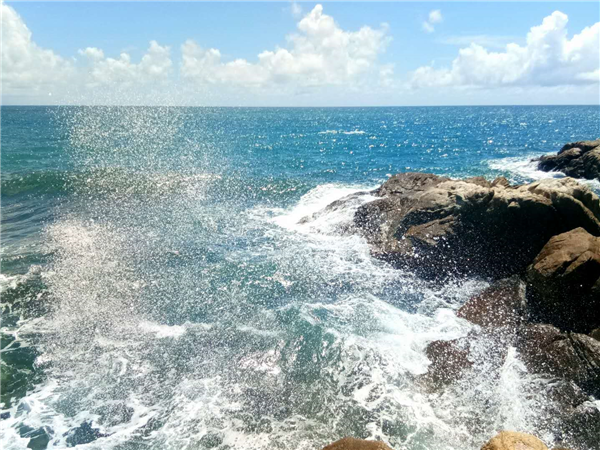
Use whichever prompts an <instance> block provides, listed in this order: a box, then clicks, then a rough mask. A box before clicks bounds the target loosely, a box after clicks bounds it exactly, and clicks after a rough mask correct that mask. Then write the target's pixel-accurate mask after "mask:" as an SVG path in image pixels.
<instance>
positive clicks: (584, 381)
mask: <svg viewBox="0 0 600 450" xmlns="http://www.w3.org/2000/svg"><path fill="white" fill-rule="evenodd" d="M517 348H518V350H519V352H520V354H521V357H522V358H523V361H524V362H525V365H526V366H527V368H528V370H529V371H530V372H533V373H539V374H544V375H551V376H554V377H557V378H559V379H562V380H565V381H568V382H572V383H575V384H576V385H577V386H579V387H580V388H581V389H582V390H583V391H584V392H585V393H587V394H588V395H594V396H596V397H598V396H599V395H600V342H599V341H597V340H595V339H593V338H591V337H590V336H587V335H585V334H578V333H569V332H566V333H563V332H561V331H560V330H559V329H558V328H556V327H554V326H552V325H545V324H530V325H526V326H524V327H523V328H522V329H521V331H520V333H519V339H518V341H517Z"/></svg>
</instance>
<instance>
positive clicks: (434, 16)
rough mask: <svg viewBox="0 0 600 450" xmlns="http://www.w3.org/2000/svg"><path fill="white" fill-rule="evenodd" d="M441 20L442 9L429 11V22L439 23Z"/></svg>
mask: <svg viewBox="0 0 600 450" xmlns="http://www.w3.org/2000/svg"><path fill="white" fill-rule="evenodd" d="M443 20H444V18H443V17H442V11H440V10H439V9H434V10H433V11H430V12H429V23H441V22H442V21H443Z"/></svg>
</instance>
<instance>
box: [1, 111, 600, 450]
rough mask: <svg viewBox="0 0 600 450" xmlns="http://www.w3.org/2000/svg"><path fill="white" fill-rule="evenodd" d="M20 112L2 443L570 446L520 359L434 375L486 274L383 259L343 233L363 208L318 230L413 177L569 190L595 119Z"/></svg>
mask: <svg viewBox="0 0 600 450" xmlns="http://www.w3.org/2000/svg"><path fill="white" fill-rule="evenodd" d="M1 120H2V130H1V131H2V137H1V139H2V140H1V143H2V279H1V281H2V308H3V309H2V311H3V317H2V349H3V350H2V399H1V401H2V406H1V409H2V416H1V417H2V420H1V422H0V430H1V436H2V437H1V438H0V442H1V443H2V446H3V448H7V449H8V448H10V449H19V448H65V447H78V448H90V449H91V448H98V449H111V448H114V449H138V448H140V449H141V448H144V449H146V448H150V449H170V448H172V449H184V448H185V449H188V448H189V449H197V448H220V449H225V448H257V449H258V448H286V449H289V448H294V449H304V448H306V449H309V448H318V447H319V446H322V445H324V444H325V443H327V442H330V441H332V440H335V439H337V438H339V437H341V436H344V435H354V436H357V437H365V438H366V437H373V438H375V437H379V438H383V439H385V440H387V441H388V442H389V443H390V444H392V445H393V446H395V448H407V449H410V450H413V449H414V450H416V449H423V450H425V449H436V450H437V449H451V450H458V449H461V450H464V449H476V448H479V447H480V446H481V444H482V443H483V442H485V440H487V439H488V438H489V437H490V436H491V435H492V434H494V432H495V431H497V430H499V429H502V428H513V429H521V430H524V431H531V432H535V433H536V434H538V435H540V436H542V437H544V438H545V439H546V440H548V442H552V441H553V440H555V439H556V438H557V429H558V428H559V425H557V424H555V423H553V422H552V420H551V418H550V417H549V414H550V413H549V412H548V411H551V409H552V404H550V403H549V401H548V400H547V399H546V398H545V393H544V389H543V383H542V388H540V383H541V381H540V380H539V379H535V378H534V377H532V376H530V375H529V374H527V373H526V371H525V369H524V368H523V367H522V364H520V361H519V359H518V355H515V354H513V353H510V354H509V357H508V358H507V360H506V361H504V362H503V364H502V365H501V367H495V368H494V370H492V372H493V373H494V374H495V375H493V376H492V375H489V374H490V373H491V372H487V376H483V377H479V378H475V379H470V380H468V383H467V381H465V383H467V384H465V385H463V386H462V389H461V388H456V389H449V390H447V391H444V392H443V393H429V392H427V391H426V390H425V389H424V388H423V387H422V386H421V384H420V383H419V375H420V374H423V373H424V372H426V370H427V365H428V361H427V358H426V357H425V354H424V348H425V346H426V345H427V343H428V342H430V341H432V340H435V339H451V338H454V337H458V336H463V335H465V334H466V333H467V332H468V331H469V324H467V323H465V322H463V321H460V320H458V319H457V318H456V317H455V315H454V312H453V311H454V310H455V309H456V308H457V307H459V306H460V305H461V303H462V302H464V301H465V300H466V299H467V298H468V297H469V296H470V295H472V294H473V293H476V292H478V291H479V290H481V289H482V288H483V287H484V286H485V285H486V284H485V282H484V281H482V280H455V281H454V282H453V283H449V284H446V285H443V286H440V285H434V284H431V283H427V282H425V281H422V280H419V279H418V278H416V277H415V276H414V275H412V274H411V273H409V272H406V271H402V270H394V269H391V268H390V267H388V266H386V265H385V264H384V263H382V262H379V261H375V260H373V259H372V258H371V257H370V255H369V249H368V246H367V245H366V243H365V242H364V241H363V240H362V239H361V238H359V237H356V236H352V235H346V234H344V231H343V230H344V225H345V224H347V223H348V222H349V221H350V220H351V218H352V213H353V210H352V208H349V209H348V210H343V211H334V212H333V213H331V214H329V215H326V216H323V217H321V218H319V220H317V221H315V222H311V223H310V224H305V225H301V224H298V221H299V220H300V219H301V218H302V217H304V216H306V215H308V214H312V213H313V212H316V211H318V210H320V209H321V208H322V207H324V206H325V205H327V204H328V203H329V202H331V201H333V200H336V199H337V198H339V197H341V196H344V195H346V194H348V193H351V192H355V191H358V190H365V189H369V188H371V187H375V186H377V185H378V184H380V183H381V182H382V181H384V180H385V179H386V178H387V177H388V176H389V175H390V174H393V173H396V172H401V171H425V172H433V173H437V174H443V175H449V176H452V177H462V176H474V175H483V176H485V177H488V178H493V177H495V176H498V175H504V176H507V177H508V178H509V179H510V180H511V181H513V182H524V181H531V180H533V179H537V178H540V177H544V176H560V174H543V173H540V172H538V171H536V170H535V166H534V165H532V164H531V163H530V162H529V161H530V159H531V158H532V157H534V156H538V155H539V154H541V153H546V152H555V151H557V150H558V149H559V148H560V147H561V146H562V145H563V144H564V143H566V142H569V141H573V140H580V139H588V138H597V137H599V136H600V125H599V124H600V111H599V109H598V107H584V106H561V107H439V108H339V109H338V108H303V109H295V108H281V109H279V108H268V109H263V108H240V109H237V108H174V107H173V108H167V107H164V108H144V107H139V108H108V107H106V108H102V107H62V108H59V107H3V108H2V118H1ZM588 184H589V185H590V186H591V187H592V188H593V189H595V190H597V191H598V188H599V186H598V184H597V183H593V182H591V183H588ZM368 199H369V196H368V195H365V196H363V197H362V198H361V199H359V200H358V202H364V201H368ZM359 204H360V203H357V205H355V206H356V207H358V206H359ZM482 345H483V347H485V345H484V344H482ZM483 347H482V348H483ZM481 364H483V365H485V364H488V365H489V361H488V362H486V361H485V358H483V360H482V362H481ZM488 369H489V368H488ZM498 393H502V395H501V396H500V395H498Z"/></svg>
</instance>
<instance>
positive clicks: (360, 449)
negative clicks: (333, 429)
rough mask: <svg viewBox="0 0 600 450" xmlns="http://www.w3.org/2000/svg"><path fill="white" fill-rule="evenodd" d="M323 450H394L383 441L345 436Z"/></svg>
mask: <svg viewBox="0 0 600 450" xmlns="http://www.w3.org/2000/svg"><path fill="white" fill-rule="evenodd" d="M323 450H392V449H391V448H390V447H389V446H387V445H386V444H385V443H384V442H381V441H365V440H364V439H355V438H351V437H345V438H343V439H340V440H339V441H335V442H334V443H333V444H329V445H328V446H326V447H323Z"/></svg>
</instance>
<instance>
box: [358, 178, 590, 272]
mask: <svg viewBox="0 0 600 450" xmlns="http://www.w3.org/2000/svg"><path fill="white" fill-rule="evenodd" d="M374 194H375V195H376V196H379V197H381V198H379V199H377V200H375V201H372V202H369V203H366V204H364V205H362V206H361V207H359V208H358V209H357V211H356V214H355V216H354V225H355V226H356V227H357V228H358V229H359V230H360V231H361V232H362V233H363V234H364V235H365V237H366V238H367V240H368V241H369V243H370V244H371V246H372V250H373V254H374V255H375V256H376V257H379V258H381V259H384V260H386V261H389V262H391V263H392V264H394V265H396V266H398V267H407V268H410V269H412V270H414V271H415V272H417V274H419V275H421V276H424V277H426V278H443V277H444V276H447V275H456V274H459V275H467V274H473V275H479V276H484V277H489V278H496V279H498V278H503V277H506V276H510V275H513V274H517V273H521V272H523V271H524V270H525V268H526V267H527V265H529V263H530V262H531V261H532V260H533V258H534V257H535V255H537V254H538V253H539V251H540V250H541V249H542V247H543V246H544V244H546V242H548V239H550V238H551V237H552V236H554V235H555V234H559V233H562V232H565V231H569V230H571V229H573V228H577V227H583V228H585V229H586V230H587V231H589V232H590V233H592V234H594V235H600V201H599V200H598V197H597V196H596V195H595V194H594V193H593V192H592V191H590V190H589V189H588V188H586V187H585V186H582V185H580V184H578V183H577V182H576V181H574V180H572V179H568V178H566V179H547V180H542V181H539V182H537V183H532V184H528V185H522V186H506V185H505V183H504V182H503V181H502V180H495V181H494V182H493V183H489V182H487V181H485V180H482V179H471V180H464V181H461V180H450V179H448V178H445V177H438V176H436V175H432V174H422V173H402V174H398V175H395V176H393V177H391V178H390V179H389V180H388V181H386V182H385V183H384V184H383V185H382V186H381V187H380V188H379V189H377V190H376V191H375V192H374Z"/></svg>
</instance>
